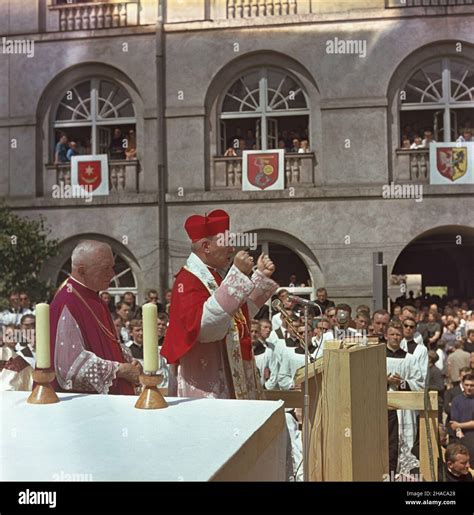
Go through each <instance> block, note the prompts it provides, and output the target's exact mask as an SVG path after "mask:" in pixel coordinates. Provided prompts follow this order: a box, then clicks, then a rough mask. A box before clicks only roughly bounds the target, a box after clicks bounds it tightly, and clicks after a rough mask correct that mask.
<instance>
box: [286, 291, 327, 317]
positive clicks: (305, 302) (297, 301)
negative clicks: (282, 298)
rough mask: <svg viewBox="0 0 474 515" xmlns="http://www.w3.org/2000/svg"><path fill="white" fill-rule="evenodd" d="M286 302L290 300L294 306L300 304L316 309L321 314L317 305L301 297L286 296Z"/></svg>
mask: <svg viewBox="0 0 474 515" xmlns="http://www.w3.org/2000/svg"><path fill="white" fill-rule="evenodd" d="M288 300H291V301H292V302H294V303H295V304H300V305H302V306H309V307H311V308H318V309H319V311H320V312H321V313H322V311H321V308H320V307H319V304H317V303H316V302H313V301H312V300H308V299H304V298H303V297H297V296H296V295H288Z"/></svg>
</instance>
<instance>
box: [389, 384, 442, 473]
mask: <svg viewBox="0 0 474 515" xmlns="http://www.w3.org/2000/svg"><path fill="white" fill-rule="evenodd" d="M387 398H388V407H389V409H411V410H417V411H419V413H420V473H421V474H422V476H423V478H424V479H425V481H437V480H438V458H439V453H438V392H429V410H428V420H427V419H426V417H425V411H424V393H423V392H388V393H387ZM427 424H428V427H429V430H430V435H431V446H432V452H433V462H434V477H433V474H432V473H431V467H430V455H429V443H428V437H427V431H426V426H427Z"/></svg>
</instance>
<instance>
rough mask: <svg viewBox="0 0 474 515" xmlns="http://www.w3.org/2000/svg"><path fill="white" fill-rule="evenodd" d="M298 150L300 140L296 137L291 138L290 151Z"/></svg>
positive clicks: (295, 151)
mask: <svg viewBox="0 0 474 515" xmlns="http://www.w3.org/2000/svg"><path fill="white" fill-rule="evenodd" d="M299 150H300V140H299V139H298V138H293V141H292V147H291V150H290V152H294V153H298V152H299Z"/></svg>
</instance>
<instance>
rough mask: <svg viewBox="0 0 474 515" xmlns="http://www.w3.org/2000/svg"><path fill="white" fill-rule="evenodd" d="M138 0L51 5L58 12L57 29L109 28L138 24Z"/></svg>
mask: <svg viewBox="0 0 474 515" xmlns="http://www.w3.org/2000/svg"><path fill="white" fill-rule="evenodd" d="M139 3H140V2H139V0H126V1H123V2H113V3H111V2H76V3H73V4H64V5H53V6H51V7H50V9H51V10H57V11H58V12H59V30H60V31H63V32H64V31H73V30H89V29H110V28H114V27H130V26H135V25H138V10H139V9H138V7H139Z"/></svg>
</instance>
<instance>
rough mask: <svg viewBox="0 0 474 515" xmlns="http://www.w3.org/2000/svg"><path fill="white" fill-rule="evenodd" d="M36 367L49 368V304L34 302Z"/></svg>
mask: <svg viewBox="0 0 474 515" xmlns="http://www.w3.org/2000/svg"><path fill="white" fill-rule="evenodd" d="M35 318H36V331H35V338H36V368H50V366H51V354H50V349H49V304H43V303H42V304H36V311H35Z"/></svg>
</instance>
